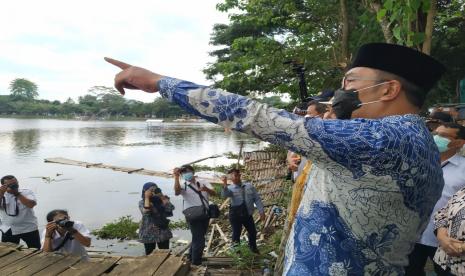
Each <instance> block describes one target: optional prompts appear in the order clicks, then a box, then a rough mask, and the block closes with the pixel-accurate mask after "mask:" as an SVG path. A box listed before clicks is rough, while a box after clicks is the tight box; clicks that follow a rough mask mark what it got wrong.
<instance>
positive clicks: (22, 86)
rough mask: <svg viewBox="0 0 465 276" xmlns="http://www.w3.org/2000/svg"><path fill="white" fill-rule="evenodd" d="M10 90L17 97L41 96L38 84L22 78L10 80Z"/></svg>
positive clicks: (26, 98)
mask: <svg viewBox="0 0 465 276" xmlns="http://www.w3.org/2000/svg"><path fill="white" fill-rule="evenodd" d="M10 92H11V95H12V96H13V97H14V98H16V99H25V100H32V99H35V98H37V97H38V96H39V93H38V86H37V84H35V83H33V82H32V81H29V80H27V79H21V78H17V79H14V80H13V81H11V82H10Z"/></svg>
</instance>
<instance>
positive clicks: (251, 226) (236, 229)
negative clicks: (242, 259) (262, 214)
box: [229, 216, 257, 250]
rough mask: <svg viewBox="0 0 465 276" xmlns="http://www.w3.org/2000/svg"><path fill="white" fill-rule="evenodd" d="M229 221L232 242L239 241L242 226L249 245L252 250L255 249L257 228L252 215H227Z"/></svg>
mask: <svg viewBox="0 0 465 276" xmlns="http://www.w3.org/2000/svg"><path fill="white" fill-rule="evenodd" d="M229 222H230V223H231V228H232V241H233V243H239V242H240V239H241V232H242V226H244V227H245V230H247V236H248V238H249V247H250V248H251V249H254V250H255V249H257V229H256V228H255V222H254V221H253V217H252V216H248V217H245V218H240V217H233V216H229Z"/></svg>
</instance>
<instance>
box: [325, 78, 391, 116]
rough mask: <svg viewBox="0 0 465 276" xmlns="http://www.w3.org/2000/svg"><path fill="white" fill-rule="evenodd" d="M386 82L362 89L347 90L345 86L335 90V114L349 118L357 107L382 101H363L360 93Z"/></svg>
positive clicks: (333, 101) (333, 102) (333, 106)
mask: <svg viewBox="0 0 465 276" xmlns="http://www.w3.org/2000/svg"><path fill="white" fill-rule="evenodd" d="M385 83H387V81H384V82H381V83H378V84H375V85H372V86H368V87H364V88H361V89H349V90H345V89H343V88H340V89H338V90H336V91H334V97H333V100H332V105H331V107H332V108H333V112H334V114H336V118H338V119H342V120H348V119H350V118H352V112H354V110H356V109H359V108H360V107H361V106H362V105H365V104H372V103H377V102H380V101H381V100H377V101H371V102H366V103H362V102H361V101H360V98H359V97H358V93H359V92H360V91H363V90H366V89H369V88H373V87H376V86H380V85H383V84H385Z"/></svg>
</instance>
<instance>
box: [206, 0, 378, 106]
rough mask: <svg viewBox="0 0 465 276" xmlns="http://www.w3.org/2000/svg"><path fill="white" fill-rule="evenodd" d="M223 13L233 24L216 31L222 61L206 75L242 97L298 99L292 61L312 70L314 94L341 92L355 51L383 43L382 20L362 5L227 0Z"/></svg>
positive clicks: (336, 1) (309, 81)
mask: <svg viewBox="0 0 465 276" xmlns="http://www.w3.org/2000/svg"><path fill="white" fill-rule="evenodd" d="M218 9H219V10H220V11H224V12H230V13H231V14H230V19H231V20H230V21H231V22H230V23H229V24H228V25H225V24H221V25H216V26H215V27H214V29H213V34H212V36H211V44H212V45H214V46H216V47H217V48H218V49H217V50H215V51H212V52H211V53H210V54H211V56H213V57H215V58H216V61H215V62H213V63H211V64H209V65H208V66H207V68H205V70H204V72H205V73H206V75H207V78H208V79H211V80H213V81H214V82H215V86H217V87H220V88H223V89H226V90H229V91H232V92H236V93H240V94H250V93H264V92H275V93H289V94H290V95H291V98H293V99H297V98H298V94H299V93H298V91H299V89H298V81H297V76H296V74H295V73H294V72H293V71H292V66H289V65H288V64H284V63H287V62H289V61H293V63H299V64H302V65H303V66H304V67H305V68H306V80H307V86H308V87H307V88H308V90H309V92H310V94H317V93H318V92H319V91H321V90H322V89H325V88H328V87H332V88H334V87H338V86H339V85H340V79H341V77H342V75H343V73H344V70H345V68H346V66H347V64H348V62H349V61H350V58H351V56H352V53H353V52H354V50H355V49H357V48H358V46H359V45H360V44H361V43H365V42H372V41H379V40H382V39H383V35H382V32H381V30H380V27H379V25H378V23H377V22H376V17H374V16H372V14H370V13H369V12H368V11H367V9H366V7H365V6H364V5H363V4H362V3H359V1H346V0H328V1H318V0H308V1H296V0H254V1H250V0H249V1H247V0H242V1H238V0H225V1H224V2H223V3H222V4H219V5H218ZM237 10H238V11H239V12H237V13H233V12H236V11H237ZM368 14H370V15H371V16H368Z"/></svg>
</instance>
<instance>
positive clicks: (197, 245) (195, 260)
mask: <svg viewBox="0 0 465 276" xmlns="http://www.w3.org/2000/svg"><path fill="white" fill-rule="evenodd" d="M209 221H210V219H203V220H194V221H190V222H189V228H190V230H191V234H192V243H191V247H190V249H189V255H188V259H190V260H191V262H192V264H193V265H201V264H202V255H203V249H204V248H205V234H207V230H208V222H209Z"/></svg>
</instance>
